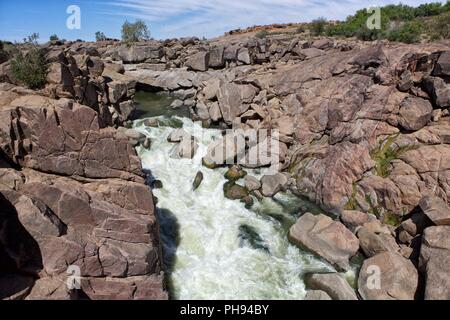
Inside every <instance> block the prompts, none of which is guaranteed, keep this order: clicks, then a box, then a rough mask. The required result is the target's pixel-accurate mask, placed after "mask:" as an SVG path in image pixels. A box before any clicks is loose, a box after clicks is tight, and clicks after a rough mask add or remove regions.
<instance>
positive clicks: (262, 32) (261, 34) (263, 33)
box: [255, 29, 269, 39]
mask: <svg viewBox="0 0 450 320" xmlns="http://www.w3.org/2000/svg"><path fill="white" fill-rule="evenodd" d="M268 35H269V31H267V30H265V29H264V30H260V31H258V32H257V33H256V34H255V37H257V38H258V39H264V38H266V37H267V36H268Z"/></svg>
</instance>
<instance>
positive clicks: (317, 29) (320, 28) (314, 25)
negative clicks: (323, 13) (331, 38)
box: [310, 18, 328, 36]
mask: <svg viewBox="0 0 450 320" xmlns="http://www.w3.org/2000/svg"><path fill="white" fill-rule="evenodd" d="M327 24H328V22H327V19H325V18H317V19H314V20H313V21H312V22H311V24H310V30H311V33H312V34H313V35H315V36H320V35H322V34H324V33H325V30H326V27H327Z"/></svg>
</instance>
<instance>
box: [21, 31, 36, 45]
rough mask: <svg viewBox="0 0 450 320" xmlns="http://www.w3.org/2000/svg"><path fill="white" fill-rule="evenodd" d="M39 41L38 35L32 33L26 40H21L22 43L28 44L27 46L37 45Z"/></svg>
mask: <svg viewBox="0 0 450 320" xmlns="http://www.w3.org/2000/svg"><path fill="white" fill-rule="evenodd" d="M38 39H39V33H36V32H35V33H33V34H31V35H29V36H28V37H26V38H23V42H24V43H28V44H37V41H38Z"/></svg>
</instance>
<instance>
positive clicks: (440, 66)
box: [433, 51, 450, 77]
mask: <svg viewBox="0 0 450 320" xmlns="http://www.w3.org/2000/svg"><path fill="white" fill-rule="evenodd" d="M433 75H435V76H440V77H450V51H444V52H442V53H441V55H440V56H439V59H438V60H437V61H436V65H435V66H434V70H433Z"/></svg>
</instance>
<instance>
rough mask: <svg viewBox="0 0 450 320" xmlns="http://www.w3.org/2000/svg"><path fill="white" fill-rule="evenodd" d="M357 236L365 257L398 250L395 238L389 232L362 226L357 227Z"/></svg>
mask: <svg viewBox="0 0 450 320" xmlns="http://www.w3.org/2000/svg"><path fill="white" fill-rule="evenodd" d="M377 231H378V230H377ZM357 236H358V239H359V246H360V247H361V249H362V251H363V252H364V254H365V255H366V257H373V256H375V255H377V254H379V253H382V252H384V251H390V252H398V251H399V250H400V247H399V246H398V244H397V242H396V241H395V238H394V237H393V236H392V235H391V234H390V233H385V232H374V231H372V230H370V229H368V228H365V227H364V226H363V227H361V228H359V229H358V232H357Z"/></svg>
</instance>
